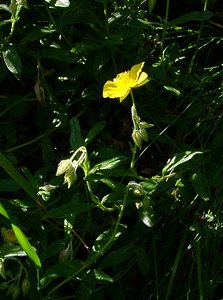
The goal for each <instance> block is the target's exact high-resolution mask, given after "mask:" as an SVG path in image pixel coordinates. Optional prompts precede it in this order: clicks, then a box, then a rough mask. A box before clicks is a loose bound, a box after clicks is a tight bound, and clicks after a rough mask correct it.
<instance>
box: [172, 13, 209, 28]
mask: <svg viewBox="0 0 223 300" xmlns="http://www.w3.org/2000/svg"><path fill="white" fill-rule="evenodd" d="M212 16H213V13H212V12H211V11H209V10H206V11H193V12H190V13H188V14H186V15H183V16H180V17H178V18H176V19H174V20H172V21H171V22H170V23H171V24H174V25H178V24H183V23H186V22H190V21H205V20H208V19H210V18H211V17H212Z"/></svg>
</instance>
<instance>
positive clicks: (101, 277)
mask: <svg viewBox="0 0 223 300" xmlns="http://www.w3.org/2000/svg"><path fill="white" fill-rule="evenodd" d="M93 273H94V276H95V278H96V279H97V280H100V281H101V280H103V281H108V282H114V280H113V279H112V278H111V277H110V276H109V275H108V274H106V273H105V272H103V271H101V270H98V269H94V270H93Z"/></svg>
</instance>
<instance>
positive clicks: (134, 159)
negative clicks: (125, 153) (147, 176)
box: [130, 91, 137, 174]
mask: <svg viewBox="0 0 223 300" xmlns="http://www.w3.org/2000/svg"><path fill="white" fill-rule="evenodd" d="M130 95H131V98H132V107H133V108H134V109H135V110H136V106H135V99H134V95H133V92H132V91H130ZM132 122H133V127H134V128H135V126H136V124H135V122H134V118H133V116H132ZM136 152H137V145H136V143H134V146H133V148H132V159H131V164H130V170H131V172H132V173H133V174H134V173H135V169H134V167H135V161H136Z"/></svg>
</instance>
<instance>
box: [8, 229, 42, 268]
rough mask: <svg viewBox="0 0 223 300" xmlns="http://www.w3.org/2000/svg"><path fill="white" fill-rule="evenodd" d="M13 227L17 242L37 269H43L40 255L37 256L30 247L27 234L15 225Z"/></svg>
mask: <svg viewBox="0 0 223 300" xmlns="http://www.w3.org/2000/svg"><path fill="white" fill-rule="evenodd" d="M11 226H12V229H13V231H14V233H15V236H16V239H17V241H18V242H19V244H20V246H21V247H22V248H23V250H24V251H25V252H26V254H27V255H28V257H29V258H30V259H31V260H32V261H33V262H34V263H35V265H36V266H37V267H41V262H40V259H39V257H38V255H37V254H36V252H35V250H34V248H33V247H32V246H31V245H30V243H29V241H28V239H27V237H26V236H25V234H24V233H23V232H22V231H21V229H20V228H19V227H18V226H16V225H15V224H11Z"/></svg>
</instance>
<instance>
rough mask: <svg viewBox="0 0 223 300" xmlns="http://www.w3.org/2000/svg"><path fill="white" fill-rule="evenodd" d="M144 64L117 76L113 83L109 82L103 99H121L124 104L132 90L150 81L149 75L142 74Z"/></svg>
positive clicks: (104, 90)
mask: <svg viewBox="0 0 223 300" xmlns="http://www.w3.org/2000/svg"><path fill="white" fill-rule="evenodd" d="M144 64H145V63H144V62H142V63H140V64H138V65H135V66H133V67H132V68H131V70H130V71H125V72H122V73H120V74H118V75H117V76H116V78H114V79H113V81H110V80H109V81H107V82H106V83H105V84H104V87H103V98H107V97H109V98H120V102H122V101H123V100H124V99H125V98H126V97H127V96H128V94H129V93H130V91H131V89H132V88H137V87H139V86H142V85H143V84H145V83H147V82H148V81H149V79H148V78H147V77H148V74H146V73H145V72H142V68H143V66H144Z"/></svg>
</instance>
